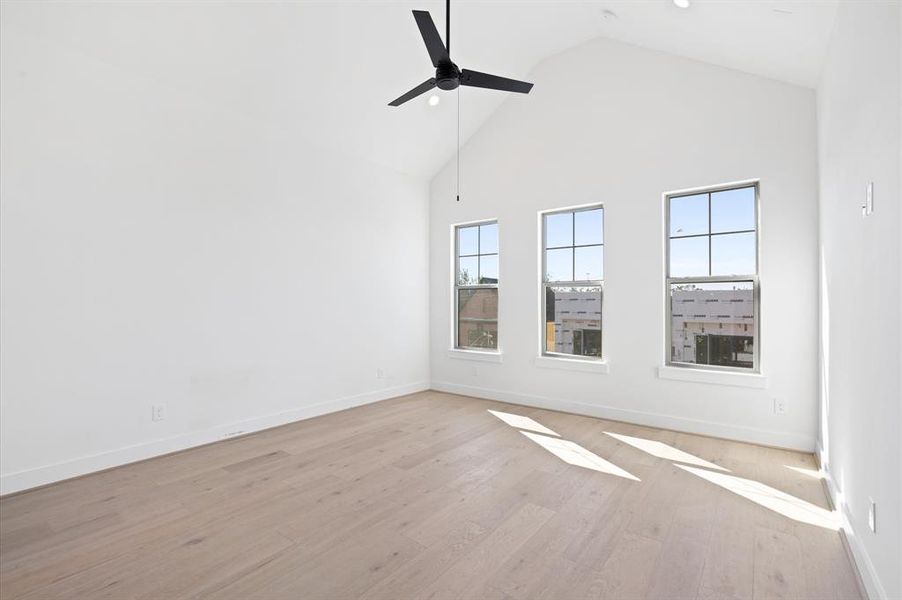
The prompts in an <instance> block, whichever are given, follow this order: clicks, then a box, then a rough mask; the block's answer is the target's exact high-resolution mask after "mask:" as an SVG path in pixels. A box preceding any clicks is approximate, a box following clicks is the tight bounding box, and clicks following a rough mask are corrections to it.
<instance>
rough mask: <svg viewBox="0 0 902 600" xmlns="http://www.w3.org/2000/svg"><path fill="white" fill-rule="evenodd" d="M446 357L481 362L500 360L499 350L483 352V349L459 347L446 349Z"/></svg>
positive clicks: (498, 361)
mask: <svg viewBox="0 0 902 600" xmlns="http://www.w3.org/2000/svg"><path fill="white" fill-rule="evenodd" d="M448 357H449V358H457V359H460V360H477V361H481V362H492V363H500V362H501V352H485V351H483V350H461V349H460V348H451V349H450V350H448Z"/></svg>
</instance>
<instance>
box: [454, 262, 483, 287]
mask: <svg viewBox="0 0 902 600" xmlns="http://www.w3.org/2000/svg"><path fill="white" fill-rule="evenodd" d="M457 261H458V262H457V284H458V285H474V284H475V283H476V282H477V279H478V278H479V259H478V258H477V257H475V256H467V257H464V258H459V259H457Z"/></svg>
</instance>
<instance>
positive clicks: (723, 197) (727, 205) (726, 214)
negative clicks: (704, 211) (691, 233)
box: [711, 187, 755, 233]
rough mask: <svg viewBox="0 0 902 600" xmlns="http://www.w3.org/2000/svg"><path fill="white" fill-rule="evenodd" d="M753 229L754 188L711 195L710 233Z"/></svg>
mask: <svg viewBox="0 0 902 600" xmlns="http://www.w3.org/2000/svg"><path fill="white" fill-rule="evenodd" d="M746 229H755V188H753V187H747V188H740V189H738V190H726V191H724V192H717V193H714V194H711V232H712V233H717V232H720V231H742V230H746Z"/></svg>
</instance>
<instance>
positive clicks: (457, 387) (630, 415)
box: [432, 381, 815, 452]
mask: <svg viewBox="0 0 902 600" xmlns="http://www.w3.org/2000/svg"><path fill="white" fill-rule="evenodd" d="M432 389H434V390H436V391H440V392H448V393H452V394H460V395H463V396H473V397H476V398H484V399H487V400H497V401H499V402H508V403H510V404H520V405H523V406H532V407H535V408H546V409H549V410H559V411H562V412H569V413H575V414H579V415H586V416H589V417H598V418H600V419H610V420H613V421H624V422H626V423H635V424H637V425H648V426H650V427H659V428H662V429H672V430H674V431H683V432H686V433H696V434H700V435H707V436H711V437H719V438H725V439H729V440H736V441H740V442H751V443H753V444H761V445H764V446H774V447H778V448H787V449H791V450H801V451H803V452H812V451H813V450H814V445H815V440H814V438H812V437H809V436H806V435H800V434H794V433H786V432H782V431H768V430H765V429H756V428H753V427H740V426H736V425H727V424H724V423H717V422H714V421H704V420H701V419H687V418H685V417H676V416H673V415H665V414H660V413H649V412H643V411H638V410H629V409H625V408H616V407H613V406H605V405H602V404H586V403H584V402H574V401H572V400H563V399H559V398H547V397H544V396H533V395H530V394H521V393H517V392H508V391H502V390H493V389H489V388H481V387H475V386H469V385H461V384H457V383H450V382H447V381H433V382H432Z"/></svg>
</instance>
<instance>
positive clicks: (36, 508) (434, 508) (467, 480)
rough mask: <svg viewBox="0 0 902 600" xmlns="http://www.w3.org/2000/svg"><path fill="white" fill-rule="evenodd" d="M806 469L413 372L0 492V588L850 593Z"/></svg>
mask: <svg viewBox="0 0 902 600" xmlns="http://www.w3.org/2000/svg"><path fill="white" fill-rule="evenodd" d="M489 409H491V410H494V411H503V412H506V413H510V414H512V415H518V416H526V417H530V418H531V419H533V420H534V423H535V424H534V423H532V422H529V421H524V422H522V423H521V422H512V424H508V423H506V422H504V421H502V420H501V419H499V418H498V417H497V416H495V415H493V414H492V413H490V412H488V410H489ZM502 416H503V415H502ZM507 418H508V419H510V417H507ZM540 426H541V427H545V428H548V429H550V430H552V431H551V432H548V431H546V432H545V433H544V434H541V433H536V434H534V437H533V438H530V437H527V436H526V435H524V434H523V433H521V432H522V431H525V429H524V427H532V428H539V427H540ZM611 433H613V434H618V435H620V436H621V437H620V438H617V437H614V436H612V435H609V434H611ZM553 434H558V435H559V437H555V436H554V435H553ZM540 436H541V437H540ZM623 436H629V437H623ZM555 440H557V441H555ZM649 442H651V443H649ZM654 442H661V443H660V444H655V443H654ZM576 444H578V445H579V446H576ZM637 445H638V446H639V447H636V446H637ZM546 446H547V448H546ZM680 452H682V453H680ZM661 456H663V457H664V458H661ZM567 461H570V462H567ZM570 463H576V464H570ZM693 463H695V464H693ZM681 465H682V466H681ZM790 467H794V468H790ZM814 468H815V465H814V459H813V457H812V456H810V455H807V454H802V453H795V452H789V451H783V450H775V449H772V448H763V447H759V446H753V445H750V444H741V443H735V442H728V441H723V440H717V439H711V438H705V437H701V436H693V435H688V434H681V433H674V432H670V431H662V430H657V429H651V428H646V427H638V426H632V425H627V424H623V423H615V422H610V421H603V420H599V419H592V418H588V417H579V416H574V415H568V414H562V413H555V412H550V411H543V410H536V409H530V408H523V407H517V406H512V405H505V404H501V403H497V402H488V401H484V400H476V399H473V398H465V397H461V396H454V395H450V394H442V393H437V392H425V393H421V394H414V395H412V396H406V397H402V398H396V399H393V400H388V401H385V402H380V403H378V404H373V405H369V406H365V407H361V408H356V409H352V410H349V411H344V412H341V413H335V414H332V415H327V416H323V417H319V418H316V419H311V420H308V421H303V422H300V423H296V424H292V425H288V426H285V427H281V428H278V429H272V430H269V431H266V432H261V433H258V434H254V435H250V436H247V437H244V438H240V439H235V440H230V441H227V442H222V443H219V444H214V445H210V446H206V447H202V448H197V449H194V450H189V451H186V452H182V453H179V454H174V455H170V456H165V457H161V458H157V459H153V460H150V461H146V462H143V463H138V464H134V465H129V466H126V467H121V468H118V469H114V470H111V471H107V472H103V473H98V474H95V475H91V476H88V477H83V478H80V479H76V480H71V481H68V482H63V483H59V484H55V485H52V486H49V487H46V488H43V489H39V490H34V491H31V492H27V493H23V494H19V495H15V496H11V497H7V498H4V499H2V500H0V595H2V598H3V600H13V599H14V598H28V599H41V600H44V599H50V598H67V599H74V598H115V599H132V598H135V599H137V598H147V599H154V600H158V599H168V598H234V599H241V600H246V599H252V598H263V599H280V598H291V599H300V598H304V599H318V598H322V599H330V600H331V599H341V598H371V599H377V598H381V599H386V600H399V599H408V598H411V599H412V598H479V599H511V598H512V599H521V600H523V599H527V598H549V599H555V600H571V599H572V600H576V599H579V598H668V599H675V598H814V599H827V598H843V599H845V598H859V597H860V592H859V588H858V586H857V583H856V582H857V579H856V577H855V575H854V572H853V570H852V568H851V566H850V563H849V561H848V559H847V556H846V554H845V552H844V550H843V545H842V542H841V539H840V535H839V533H838V532H837V531H835V530H832V529H829V528H825V527H822V526H819V525H815V524H811V522H816V523H820V520H821V519H823V518H824V515H828V516H829V513H828V511H827V510H825V509H826V508H827V506H828V505H827V503H826V499H825V496H824V492H823V489H822V487H821V483H820V481H819V480H818V479H816V478H814V477H812V476H811V475H810V474H809V473H806V472H805V470H812V469H814ZM692 469H694V470H692ZM720 469H723V470H720ZM797 469H800V470H797ZM712 474H713V475H712ZM709 478H714V479H715V481H710V480H709ZM737 478H741V479H737ZM762 484H763V485H762ZM764 486H768V487H764ZM768 490H770V491H768ZM740 494H745V496H748V497H749V498H752V499H749V498H747V497H745V496H743V495H740ZM753 500H755V501H753ZM759 502H763V503H764V504H765V505H766V506H762V505H760V504H759Z"/></svg>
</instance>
